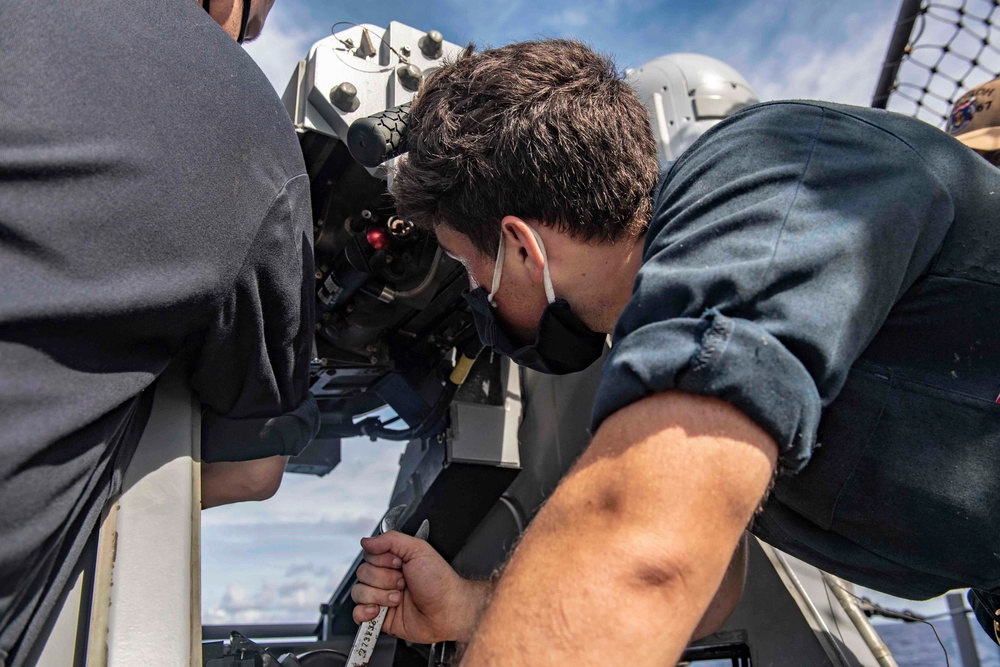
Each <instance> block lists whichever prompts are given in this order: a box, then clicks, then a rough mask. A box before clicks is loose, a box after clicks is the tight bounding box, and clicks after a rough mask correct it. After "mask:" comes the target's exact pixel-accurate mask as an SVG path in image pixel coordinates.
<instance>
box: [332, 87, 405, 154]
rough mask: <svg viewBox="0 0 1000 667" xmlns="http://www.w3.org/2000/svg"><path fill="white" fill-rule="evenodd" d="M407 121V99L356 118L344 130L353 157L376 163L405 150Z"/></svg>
mask: <svg viewBox="0 0 1000 667" xmlns="http://www.w3.org/2000/svg"><path fill="white" fill-rule="evenodd" d="M409 121H410V104H409V102H407V103H406V104H403V105H400V106H398V107H393V108H391V109H386V110H385V111H382V112H380V113H377V114H372V115H371V116H368V117H367V118H359V119H358V120H356V121H354V122H353V123H351V127H350V128H348V130H347V148H348V149H349V150H350V151H351V155H352V156H353V157H354V159H355V160H357V161H358V162H360V163H361V164H363V165H364V166H366V167H377V166H379V165H380V164H382V163H383V162H385V161H386V160H389V159H391V158H394V157H396V156H397V155H399V154H400V153H405V152H406V129H407V125H408V124H409Z"/></svg>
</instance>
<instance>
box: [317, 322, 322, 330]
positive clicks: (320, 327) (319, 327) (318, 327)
mask: <svg viewBox="0 0 1000 667" xmlns="http://www.w3.org/2000/svg"><path fill="white" fill-rule="evenodd" d="M322 330H323V325H322V324H320V323H319V322H317V323H316V331H322Z"/></svg>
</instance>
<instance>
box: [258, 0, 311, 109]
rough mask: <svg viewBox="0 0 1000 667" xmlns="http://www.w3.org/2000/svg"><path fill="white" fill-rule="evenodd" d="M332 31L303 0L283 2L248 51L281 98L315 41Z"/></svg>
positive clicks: (285, 0) (274, 10) (277, 3)
mask: <svg viewBox="0 0 1000 667" xmlns="http://www.w3.org/2000/svg"><path fill="white" fill-rule="evenodd" d="M329 28H330V26H328V25H326V24H325V23H323V24H318V23H317V22H316V21H314V20H312V18H311V17H310V14H309V11H308V9H307V8H306V6H305V5H303V4H302V3H301V2H300V1H299V0H282V1H281V2H276V3H275V4H274V9H272V10H271V13H270V14H269V15H268V17H267V22H266V23H265V24H264V31H263V32H262V33H261V36H260V37H259V38H258V39H256V40H254V41H253V42H250V43H248V44H247V45H246V51H247V53H249V54H250V56H251V57H252V58H253V59H254V61H255V62H256V63H257V66H258V67H260V69H261V71H263V72H264V74H265V75H266V76H267V79H268V81H270V82H271V85H272V86H274V89H275V90H277V91H278V94H279V95H280V94H281V93H283V92H284V90H285V86H287V85H288V81H289V79H290V78H291V76H292V72H294V71H295V66H296V63H298V61H300V60H302V59H303V58H305V57H306V55H307V54H308V52H309V48H310V47H311V46H312V45H313V44H314V43H315V42H317V41H319V40H320V39H322V38H324V37H326V36H328V35H329Z"/></svg>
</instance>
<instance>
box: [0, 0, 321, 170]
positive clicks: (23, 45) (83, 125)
mask: <svg viewBox="0 0 1000 667" xmlns="http://www.w3.org/2000/svg"><path fill="white" fill-rule="evenodd" d="M0 11H2V14H0V23H3V24H4V25H5V36H4V40H5V43H6V44H5V49H4V50H3V52H0V66H2V69H3V73H2V74H0V80H2V81H3V82H4V83H3V87H4V91H5V95H4V99H3V100H2V101H0V110H2V111H3V119H2V120H0V129H3V130H4V133H5V134H6V135H7V136H8V137H12V138H13V139H14V140H17V139H18V137H17V136H16V135H17V134H19V133H22V134H25V135H30V139H32V140H33V139H36V138H38V139H42V140H43V141H42V142H39V144H40V143H45V144H47V145H48V146H50V147H54V148H60V149H61V148H62V146H65V145H66V144H70V143H75V144H77V145H80V144H90V145H96V144H101V145H103V146H105V147H106V150H105V151H104V152H105V154H106V156H107V154H109V153H111V154H113V153H115V150H114V149H115V148H116V147H121V148H122V149H127V150H128V157H127V159H125V160H124V162H125V163H126V164H125V165H119V167H118V170H119V172H121V171H122V170H123V169H124V170H128V169H129V168H130V167H133V166H140V165H137V163H139V162H142V163H143V164H141V166H140V168H141V169H143V170H144V171H147V172H148V171H150V170H153V171H155V170H158V169H161V168H162V169H169V168H184V169H187V170H197V169H199V168H202V167H204V168H206V169H218V168H220V167H221V166H222V165H223V164H224V163H225V162H227V161H229V162H234V163H237V164H238V163H245V162H247V161H250V160H259V159H266V160H267V161H268V162H269V164H270V165H271V171H268V172H266V173H265V172H257V173H256V174H255V175H256V176H266V177H268V178H267V180H270V181H274V182H275V184H276V186H277V187H278V188H280V186H281V184H282V183H284V182H285V181H286V180H287V179H289V178H292V177H294V176H296V175H298V174H301V173H304V165H303V164H302V158H301V152H300V150H299V148H298V143H297V141H296V140H295V135H294V131H293V129H292V125H291V121H290V120H289V118H288V116H287V113H286V112H285V111H284V108H283V106H282V104H281V102H280V100H279V99H278V97H277V94H276V93H275V91H274V90H273V88H272V87H271V85H270V83H269V82H268V81H267V78H266V77H265V76H264V75H263V73H262V72H261V71H260V69H259V68H258V67H257V65H256V64H255V63H254V62H253V60H252V59H251V58H250V57H249V55H247V54H246V52H245V51H244V50H243V49H242V48H241V47H240V46H239V45H237V44H236V43H235V42H234V40H232V39H231V38H230V37H229V36H228V35H227V34H226V33H225V32H224V31H223V30H222V29H221V28H220V27H219V26H218V25H217V24H216V23H215V22H214V21H213V20H212V19H211V17H209V16H208V14H207V13H206V12H205V11H204V10H202V9H201V7H199V6H198V4H197V3H196V2H194V0H190V1H184V0H180V1H176V2H159V1H157V0H136V1H135V2H128V3H114V2H110V0H91V1H90V2H86V3H79V2H69V1H68V0H52V2H48V3H45V4H44V6H41V5H39V3H13V5H11V6H7V7H6V8H4V9H2V10H0ZM2 143H6V142H2ZM60 144H61V145H62V146H61V145H60ZM24 145H25V148H27V149H29V150H30V149H31V148H32V144H31V141H25V142H24ZM233 148H236V149H237V150H233ZM63 152H65V151H63ZM179 154H184V155H186V156H188V157H187V158H186V159H184V160H183V161H181V162H179V163H173V164H171V158H172V157H173V156H174V155H179ZM203 154H206V155H211V156H212V159H211V160H209V162H210V163H211V165H208V164H201V163H200V162H199V160H198V159H197V158H198V156H200V155H203ZM111 157H112V159H115V158H119V157H122V156H121V155H112V156H111ZM146 158H155V159H146ZM191 158H195V159H191ZM243 182H244V183H246V182H247V181H246V179H243Z"/></svg>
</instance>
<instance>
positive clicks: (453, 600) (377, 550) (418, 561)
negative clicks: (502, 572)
mask: <svg viewBox="0 0 1000 667" xmlns="http://www.w3.org/2000/svg"><path fill="white" fill-rule="evenodd" d="M361 546H362V548H363V549H364V559H365V562H364V563H362V564H361V565H360V566H359V567H358V581H359V582H360V583H358V584H355V586H354V588H353V589H352V590H351V598H352V599H353V600H354V601H355V602H357V603H358V606H356V607H355V608H354V622H355V623H357V624H359V625H360V624H361V623H365V622H366V621H370V620H372V619H373V618H375V617H376V616H377V615H378V612H379V609H378V608H379V606H383V607H388V608H389V612H388V614H386V617H385V624H384V625H383V626H382V628H383V629H384V630H385V631H386V632H388V633H389V634H391V635H394V636H396V637H399V638H400V639H403V640H406V641H411V642H417V643H419V644H431V643H434V642H440V641H463V642H465V641H468V640H469V638H470V636H471V634H472V629H473V627H474V625H475V622H476V619H477V618H478V616H479V612H480V610H481V609H482V607H483V605H485V603H486V598H487V597H488V596H489V593H490V590H491V589H492V584H491V583H490V582H488V581H471V580H468V579H463V578H462V577H460V576H459V575H458V573H457V572H455V570H453V569H452V567H451V565H449V564H448V563H447V561H445V559H444V558H442V557H441V555H440V554H438V552H437V551H435V550H434V547H432V546H431V545H429V544H427V542H425V541H424V540H418V539H416V538H415V537H410V536H408V535H403V534H402V533H398V532H389V533H385V534H384V535H379V536H378V537H368V538H365V539H363V540H361Z"/></svg>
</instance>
